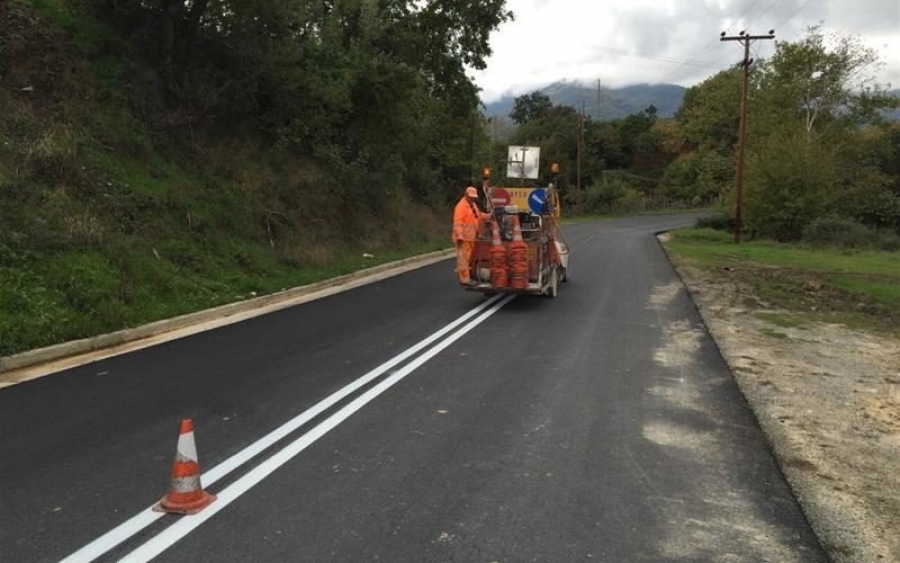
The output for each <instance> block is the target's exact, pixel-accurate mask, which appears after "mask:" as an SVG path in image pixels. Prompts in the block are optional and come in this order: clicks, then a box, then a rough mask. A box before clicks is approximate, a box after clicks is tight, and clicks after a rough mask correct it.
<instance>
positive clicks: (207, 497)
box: [153, 491, 216, 514]
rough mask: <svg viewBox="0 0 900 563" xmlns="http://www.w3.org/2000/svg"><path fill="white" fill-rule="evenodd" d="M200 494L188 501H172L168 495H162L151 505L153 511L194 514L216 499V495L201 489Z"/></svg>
mask: <svg viewBox="0 0 900 563" xmlns="http://www.w3.org/2000/svg"><path fill="white" fill-rule="evenodd" d="M201 493H202V495H201V497H200V498H198V499H197V500H193V501H190V502H174V501H171V500H169V495H166V496H164V497H163V498H161V499H160V500H159V502H158V503H156V505H154V506H153V510H154V511H155V512H169V513H172V514H196V513H198V512H200V511H201V510H203V509H204V508H206V507H207V506H209V505H210V503H212V501H214V500H216V495H212V494H209V493H207V492H206V491H201Z"/></svg>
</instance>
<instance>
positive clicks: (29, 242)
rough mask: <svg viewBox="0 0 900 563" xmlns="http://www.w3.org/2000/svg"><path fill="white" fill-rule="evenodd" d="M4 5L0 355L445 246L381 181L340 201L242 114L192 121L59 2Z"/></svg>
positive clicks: (103, 30) (124, 54) (119, 46)
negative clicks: (210, 122)
mask: <svg viewBox="0 0 900 563" xmlns="http://www.w3.org/2000/svg"><path fill="white" fill-rule="evenodd" d="M3 12H4V13H3V14H2V15H0V52H2V53H3V57H2V58H0V83H2V84H3V87H2V88H0V355H10V354H14V353H17V352H21V351H24V350H29V349H33V348H37V347H41V346H46V345H50V344H54V343H58V342H63V341H67V340H72V339H77V338H84V337H89V336H93V335H97V334H102V333H105V332H109V331H113V330H118V329H122V328H127V327H131V326H136V325H140V324H143V323H147V322H150V321H154V320H159V319H163V318H168V317H172V316H175V315H179V314H183V313H187V312H191V311H196V310H200V309H204V308H208V307H211V306H215V305H220V304H224V303H228V302H232V301H235V300H239V299H241V298H246V297H249V296H251V295H253V294H254V293H255V294H260V295H261V294H266V293H271V292H273V291H278V290H281V289H282V288H287V287H292V286H297V285H302V284H306V283H310V282H313V281H316V280H320V279H324V278H328V277H332V276H335V275H338V274H342V273H347V272H350V271H354V270H358V269H360V268H363V267H367V266H371V265H375V264H377V263H383V262H386V261H390V260H393V259H397V258H401V257H403V256H408V255H411V254H417V253H421V252H426V251H431V250H436V249H439V248H442V247H446V246H447V245H448V240H447V239H448V231H449V224H448V223H449V219H448V217H444V213H435V211H434V210H433V209H432V208H430V207H427V206H425V205H421V204H414V203H413V202H411V201H410V200H409V198H408V197H406V196H404V194H403V191H402V190H400V189H397V188H396V187H395V186H390V187H389V188H390V189H388V190H387V191H389V192H390V193H392V194H393V195H392V197H390V198H380V197H377V194H376V196H373V197H372V198H371V200H370V201H374V202H375V203H374V204H367V203H362V204H361V203H360V202H348V201H347V200H346V199H343V198H342V197H341V196H340V194H341V191H340V189H339V188H340V186H339V185H336V181H335V180H334V177H333V176H332V175H329V174H327V173H326V172H325V171H324V170H323V169H322V168H321V167H319V166H316V165H315V164H314V163H313V162H311V161H309V159H304V158H302V157H300V156H298V155H295V154H289V153H287V151H284V150H279V149H278V147H277V146H273V143H272V142H270V141H267V140H266V139H264V138H262V137H261V136H260V135H259V134H258V133H255V132H254V130H253V129H252V126H247V124H230V123H217V124H216V126H217V130H216V131H210V130H205V131H204V130H202V129H198V128H197V127H194V126H192V121H191V116H186V115H184V113H183V110H182V108H179V107H175V106H172V105H170V104H166V103H165V102H164V101H163V100H164V99H165V98H166V96H164V95H163V93H162V87H161V86H160V84H159V81H158V75H157V73H156V71H155V70H154V69H150V68H147V67H146V66H145V65H144V63H142V62H141V59H140V58H139V57H136V56H129V55H128V50H127V45H128V43H127V42H126V41H124V39H123V38H121V37H117V36H116V35H115V34H114V33H112V32H111V31H110V29H109V28H107V27H105V26H104V25H103V24H102V22H98V21H95V20H90V19H87V18H84V17H82V16H79V15H78V13H76V12H74V11H72V10H70V9H69V8H67V4H65V3H64V2H62V1H60V0H31V1H29V2H25V1H24V0H10V1H9V2H7V4H6V6H5V7H4V10H3ZM111 52H112V53H121V56H117V57H115V58H113V57H111V56H110V55H109V54H108V53H111ZM384 188H385V186H379V185H372V186H371V189H372V190H373V191H376V192H377V191H380V190H383V189H384ZM446 213H447V214H449V210H447V211H446ZM364 253H365V254H371V255H374V257H368V256H364ZM448 279H449V278H448Z"/></svg>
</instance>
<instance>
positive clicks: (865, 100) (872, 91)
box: [757, 26, 895, 136]
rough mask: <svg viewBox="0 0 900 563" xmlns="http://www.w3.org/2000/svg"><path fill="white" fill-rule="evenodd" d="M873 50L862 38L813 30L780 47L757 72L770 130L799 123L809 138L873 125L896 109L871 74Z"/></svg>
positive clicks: (875, 59) (818, 28) (875, 62)
mask: <svg viewBox="0 0 900 563" xmlns="http://www.w3.org/2000/svg"><path fill="white" fill-rule="evenodd" d="M878 65H879V59H878V55H877V53H876V52H875V50H874V49H871V48H868V47H865V46H864V45H863V44H862V43H861V42H860V41H859V39H857V38H855V37H852V36H847V35H840V34H836V33H830V34H826V33H825V32H824V31H823V30H822V28H821V26H812V27H810V28H808V30H807V35H806V36H805V37H804V38H803V39H801V40H800V41H797V42H793V43H791V42H777V43H776V51H775V54H774V55H773V56H772V58H771V59H770V60H768V61H763V62H762V63H761V64H760V66H759V69H758V71H757V74H758V77H757V83H758V91H759V93H760V95H761V96H762V97H763V98H764V104H763V107H764V108H765V109H766V111H767V112H769V114H770V117H769V119H768V120H767V122H766V125H767V126H775V125H777V124H778V123H783V122H784V120H785V119H789V120H791V121H793V120H795V119H798V118H799V119H800V120H801V122H802V124H803V127H804V129H805V130H806V132H807V135H809V136H812V134H813V133H814V132H815V131H817V130H818V131H820V132H821V131H822V130H824V129H825V128H826V127H832V126H833V125H834V124H835V122H838V123H843V124H844V125H846V126H851V125H854V124H857V123H859V122H861V121H863V122H866V121H871V120H872V119H873V117H874V115H875V113H876V110H878V109H881V108H887V107H893V105H894V104H895V100H893V99H891V98H890V97H888V96H887V95H886V94H885V92H884V91H883V90H882V88H881V87H880V85H878V84H877V83H876V82H875V79H874V76H873V75H872V73H873V72H874V70H875V69H876V68H877V67H878Z"/></svg>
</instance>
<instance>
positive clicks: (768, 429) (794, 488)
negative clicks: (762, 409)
mask: <svg viewBox="0 0 900 563" xmlns="http://www.w3.org/2000/svg"><path fill="white" fill-rule="evenodd" d="M668 234H669V231H660V232H658V233H655V235H656V240H657V242H658V243H659V246H660V248H662V251H663V253H664V254H665V255H666V260H668V261H669V264H671V265H672V269H673V270H674V271H675V275H676V276H678V281H679V282H681V285H682V287H684V289H685V291H687V294H688V297H690V299H691V303H692V304H693V305H694V309H695V310H696V311H697V314H698V315H700V320H702V321H703V326H704V327H706V332H707V334H709V336H710V338H712V341H713V344H714V345H715V347H716V350H717V351H718V352H719V356H721V358H722V360H723V361H724V362H725V365H726V366H727V367H728V371H729V373H731V378H732V379H733V380H734V382H735V384H737V388H738V391H739V392H740V394H741V397H742V398H743V399H744V403H746V404H747V406H748V407H749V409H750V412H751V413H752V414H753V419H754V420H755V421H756V425H757V426H758V427H759V429H760V430H761V431H762V434H763V437H764V438H765V443H766V449H768V451H769V455H770V456H772V459H773V460H774V461H775V467H776V468H777V469H778V472H779V473H780V474H781V477H782V478H783V479H784V482H785V483H787V485H788V488H789V489H790V491H791V494H792V495H793V497H794V501H795V502H796V503H797V506H799V507H800V512H801V513H802V514H803V518H804V519H805V520H806V524H807V525H808V526H809V529H810V530H812V533H813V535H814V536H815V538H816V541H817V542H818V543H819V547H820V548H821V550H822V553H824V554H826V556H827V557H828V558H829V559H828V561H827V562H824V563H834V561H835V558H834V555H833V554H832V552H831V550H829V549H828V547H827V545H826V544H825V542H824V541H822V540H823V534H822V530H823V526H821V525H820V523H819V521H818V519H817V518H816V517H815V514H813V513H811V512H810V510H809V507H808V506H807V504H806V503H805V502H803V500H802V499H803V498H805V496H806V492H807V491H806V488H805V487H804V486H803V485H802V484H801V483H798V482H796V480H795V479H792V478H791V476H790V475H789V473H788V472H786V471H785V464H784V461H783V459H782V457H783V456H782V455H780V454H781V453H783V452H781V450H782V449H785V447H782V446H781V443H782V442H783V440H782V437H781V436H780V435H779V434H778V433H777V432H775V428H776V427H775V426H773V425H771V424H770V423H769V421H768V420H767V419H763V418H762V417H760V415H759V413H758V410H757V408H756V407H755V406H754V403H753V401H752V399H751V397H750V396H749V394H748V392H747V389H745V388H744V386H743V385H742V384H741V380H740V378H738V377H737V376H736V375H735V371H734V367H733V366H732V363H733V361H732V359H731V354H730V353H727V352H726V351H725V350H724V349H723V348H722V345H721V344H720V343H719V339H718V338H716V333H715V332H714V331H713V329H712V323H711V321H710V318H709V316H708V315H707V314H706V312H705V311H704V308H703V307H701V306H700V305H699V304H698V302H697V299H695V294H694V290H692V289H691V287H692V286H691V284H690V283H689V282H688V280H686V279H685V277H684V274H683V272H682V270H681V269H680V268H679V267H678V266H677V265H676V264H675V261H674V260H672V256H671V255H670V254H669V250H668V249H667V248H666V245H665V244H664V243H665V242H666V241H665V240H663V238H662V237H663V235H668Z"/></svg>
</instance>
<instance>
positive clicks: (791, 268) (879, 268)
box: [666, 227, 900, 336]
mask: <svg viewBox="0 0 900 563" xmlns="http://www.w3.org/2000/svg"><path fill="white" fill-rule="evenodd" d="M671 237H672V238H671V240H670V241H669V242H668V243H667V244H666V247H667V249H668V250H669V252H670V253H671V254H672V255H673V256H674V257H675V259H676V260H677V261H678V262H680V263H681V264H683V265H686V266H690V267H694V268H699V269H702V270H705V271H706V272H709V273H710V274H712V275H713V276H714V277H717V278H720V279H722V280H723V281H728V282H731V283H733V284H737V285H738V286H740V287H745V288H747V289H748V290H749V291H747V292H746V294H747V296H748V297H747V302H746V303H745V305H746V306H748V307H749V308H751V309H753V310H756V313H755V315H756V317H757V318H759V319H761V320H764V321H767V322H768V323H770V324H771V325H772V330H773V332H775V333H776V334H777V330H776V329H777V328H778V327H781V328H790V327H797V326H802V325H803V324H804V323H805V322H808V321H824V322H833V323H842V324H846V325H848V326H851V327H857V328H866V329H874V330H877V331H880V332H886V333H891V334H894V335H896V336H900V259H898V258H900V253H898V252H888V251H883V250H860V249H840V248H823V247H822V246H820V245H813V244H808V243H806V244H804V243H800V244H798V243H781V242H776V241H770V240H756V241H750V242H745V243H742V244H740V245H735V244H734V242H733V237H732V235H731V234H730V233H727V232H724V231H720V230H715V229H711V228H702V227H700V228H693V229H684V230H679V231H675V232H674V233H672V235H671ZM769 310H772V311H769Z"/></svg>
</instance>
